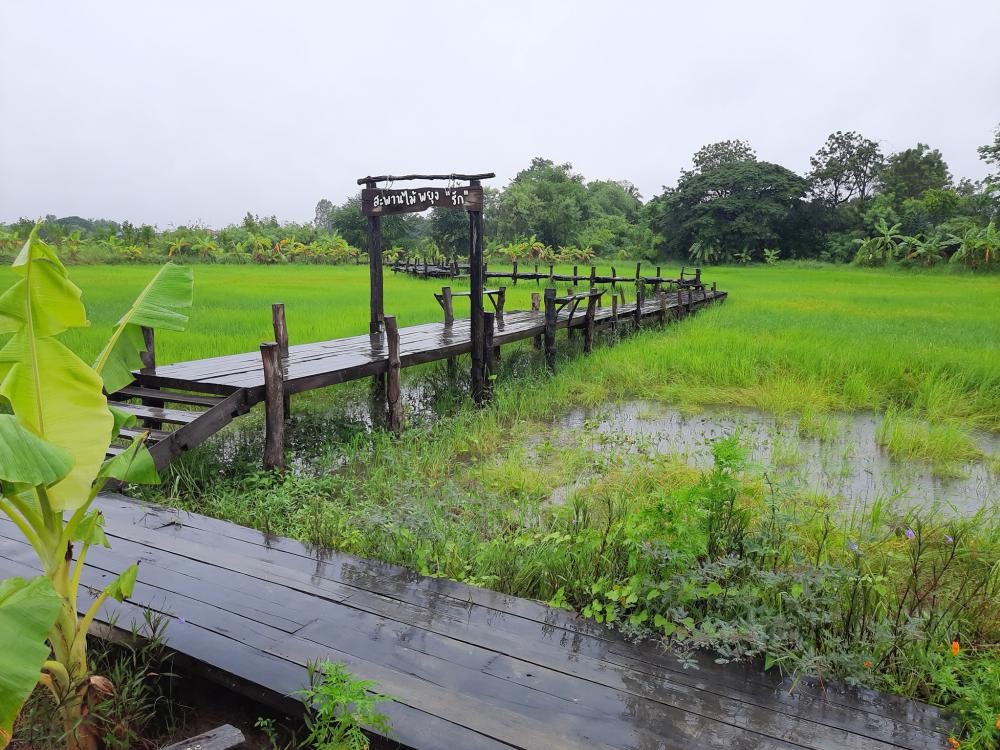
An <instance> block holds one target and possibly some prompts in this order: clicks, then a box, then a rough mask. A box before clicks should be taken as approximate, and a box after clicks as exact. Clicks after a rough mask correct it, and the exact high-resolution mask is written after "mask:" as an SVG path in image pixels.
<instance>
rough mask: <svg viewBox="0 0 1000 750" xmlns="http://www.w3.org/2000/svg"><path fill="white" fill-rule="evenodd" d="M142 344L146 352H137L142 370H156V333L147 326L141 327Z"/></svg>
mask: <svg viewBox="0 0 1000 750" xmlns="http://www.w3.org/2000/svg"><path fill="white" fill-rule="evenodd" d="M142 343H143V345H144V346H145V347H146V351H144V352H139V360H140V361H141V362H142V369H144V370H155V369H156V331H155V330H154V329H152V328H150V327H149V326H143V327H142Z"/></svg>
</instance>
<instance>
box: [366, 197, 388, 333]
mask: <svg viewBox="0 0 1000 750" xmlns="http://www.w3.org/2000/svg"><path fill="white" fill-rule="evenodd" d="M368 284H369V297H370V316H369V324H368V332H369V333H371V334H373V335H374V334H376V333H380V332H381V330H382V316H383V315H384V314H385V313H384V310H383V307H382V304H383V297H382V217H381V216H369V217H368Z"/></svg>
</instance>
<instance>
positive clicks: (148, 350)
mask: <svg viewBox="0 0 1000 750" xmlns="http://www.w3.org/2000/svg"><path fill="white" fill-rule="evenodd" d="M142 343H143V346H144V347H145V351H142V352H139V361H140V362H141V363H142V369H143V370H155V369H156V331H155V330H154V329H152V328H150V327H149V326H142ZM146 387H147V388H149V389H150V390H159V389H158V388H156V387H155V386H153V387H151V386H146ZM140 402H141V403H142V405H143V406H153V407H156V408H157V409H162V408H163V407H164V406H166V404H165V402H163V401H161V400H160V399H158V398H142V399H140ZM142 423H143V425H144V426H146V427H149V428H150V429H151V430H158V429H160V428H161V427H163V423H162V422H161V421H159V420H158V419H144V420H142Z"/></svg>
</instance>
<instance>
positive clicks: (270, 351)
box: [260, 341, 285, 470]
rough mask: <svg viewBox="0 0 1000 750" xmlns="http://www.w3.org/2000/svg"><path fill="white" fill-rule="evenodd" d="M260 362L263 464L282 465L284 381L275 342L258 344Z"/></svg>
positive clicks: (281, 466)
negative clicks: (262, 386)
mask: <svg viewBox="0 0 1000 750" xmlns="http://www.w3.org/2000/svg"><path fill="white" fill-rule="evenodd" d="M260 358H261V361H262V362H263V365H264V468H265V469H278V470H283V469H284V468H285V414H284V401H285V382H284V378H283V377H282V375H281V350H280V349H279V347H278V344H277V343H276V342H273V341H272V342H269V343H264V344H261V345H260Z"/></svg>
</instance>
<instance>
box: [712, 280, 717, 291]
mask: <svg viewBox="0 0 1000 750" xmlns="http://www.w3.org/2000/svg"><path fill="white" fill-rule="evenodd" d="M717 283H718V282H716V281H713V282H712V292H713V293H714V292H716V291H717V288H716V284H717Z"/></svg>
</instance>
